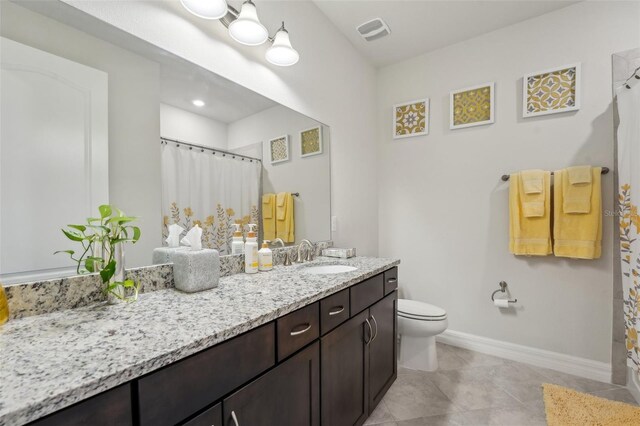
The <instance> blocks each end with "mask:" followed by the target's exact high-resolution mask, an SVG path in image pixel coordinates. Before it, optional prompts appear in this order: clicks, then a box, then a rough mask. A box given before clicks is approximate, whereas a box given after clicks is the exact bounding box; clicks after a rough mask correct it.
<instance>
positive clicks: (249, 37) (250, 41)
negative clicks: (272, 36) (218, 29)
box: [229, 0, 269, 46]
mask: <svg viewBox="0 0 640 426" xmlns="http://www.w3.org/2000/svg"><path fill="white" fill-rule="evenodd" d="M229 35H230V36H231V38H232V39H234V40H235V41H237V42H238V43H242V44H246V45H247V46H257V45H259V44H262V43H264V42H265V41H267V38H269V33H268V32H267V29H266V28H265V27H264V25H262V24H261V23H260V20H259V19H258V12H257V11H256V5H255V4H253V2H251V0H247V1H245V2H244V3H242V8H241V9H240V14H239V15H238V18H237V19H236V20H235V21H233V22H231V24H229Z"/></svg>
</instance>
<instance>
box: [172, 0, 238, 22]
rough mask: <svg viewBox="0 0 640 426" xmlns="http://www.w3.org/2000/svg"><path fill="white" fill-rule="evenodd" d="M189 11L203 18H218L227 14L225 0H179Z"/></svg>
mask: <svg viewBox="0 0 640 426" xmlns="http://www.w3.org/2000/svg"><path fill="white" fill-rule="evenodd" d="M180 3H182V5H183V6H184V8H185V9H187V10H188V11H189V12H191V13H193V14H194V15H196V16H198V17H200V18H204V19H220V18H222V17H224V15H226V14H227V10H228V7H227V2H226V0H180Z"/></svg>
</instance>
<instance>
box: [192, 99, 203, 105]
mask: <svg viewBox="0 0 640 426" xmlns="http://www.w3.org/2000/svg"><path fill="white" fill-rule="evenodd" d="M191 103H192V104H194V105H195V106H197V107H203V106H204V101H201V100H200V99H194V100H193V101H191Z"/></svg>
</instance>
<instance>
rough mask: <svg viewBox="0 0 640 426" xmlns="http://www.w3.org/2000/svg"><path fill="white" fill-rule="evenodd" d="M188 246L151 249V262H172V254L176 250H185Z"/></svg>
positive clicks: (158, 263) (156, 263)
mask: <svg viewBox="0 0 640 426" xmlns="http://www.w3.org/2000/svg"><path fill="white" fill-rule="evenodd" d="M187 249H188V247H158V248H155V249H153V257H152V259H151V262H152V263H153V264H154V265H162V264H164V263H173V255H174V254H175V253H176V252H177V251H182V250H187Z"/></svg>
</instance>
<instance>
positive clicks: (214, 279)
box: [173, 249, 220, 293]
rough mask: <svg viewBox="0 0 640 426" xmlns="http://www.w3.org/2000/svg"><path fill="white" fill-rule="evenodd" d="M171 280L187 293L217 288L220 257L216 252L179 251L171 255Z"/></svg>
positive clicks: (207, 250) (206, 250)
mask: <svg viewBox="0 0 640 426" xmlns="http://www.w3.org/2000/svg"><path fill="white" fill-rule="evenodd" d="M173 280H174V282H175V286H176V288H177V289H178V290H180V291H184V292H187V293H195V292H197V291H203V290H209V289H211V288H215V287H218V281H220V255H219V254H218V251H217V250H211V249H204V250H197V251H192V250H180V251H176V252H175V253H174V254H173Z"/></svg>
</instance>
